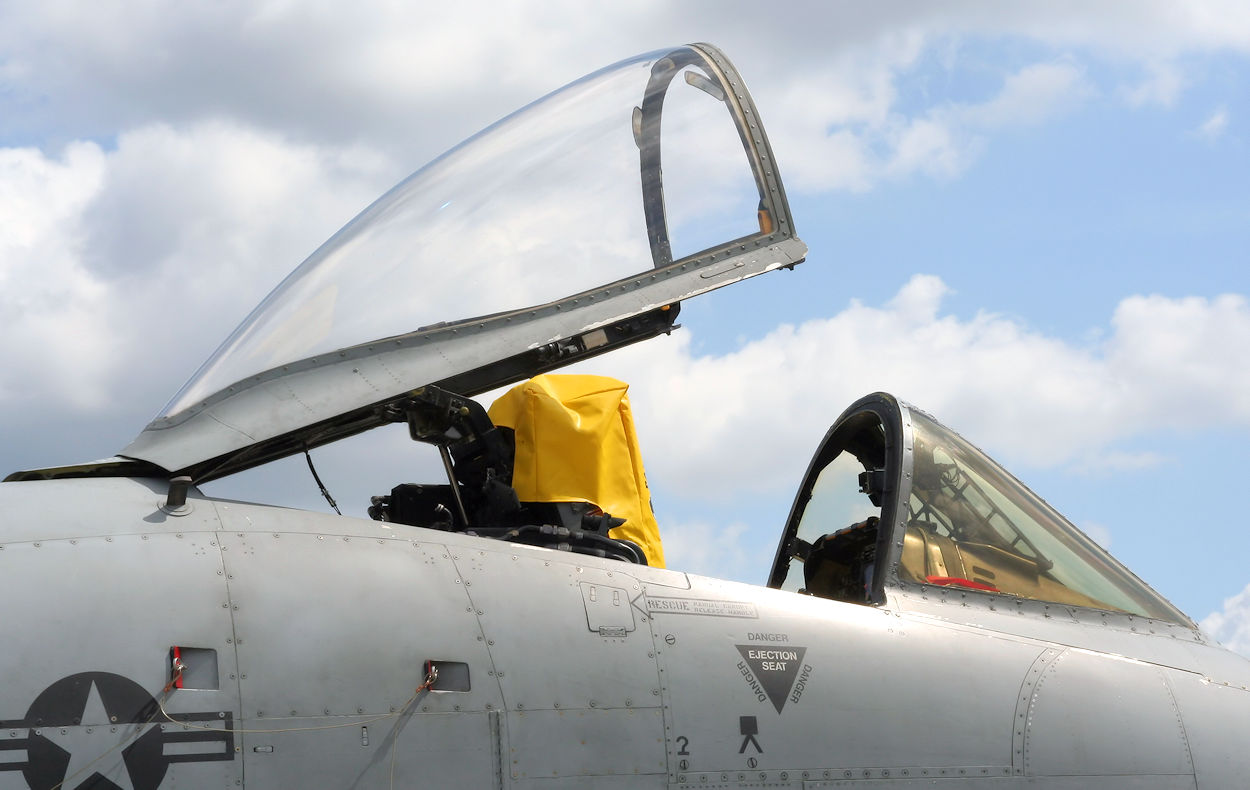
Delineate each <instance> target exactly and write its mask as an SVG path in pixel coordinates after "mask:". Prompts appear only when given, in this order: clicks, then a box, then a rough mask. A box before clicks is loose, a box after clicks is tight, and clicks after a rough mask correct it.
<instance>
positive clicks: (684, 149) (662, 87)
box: [163, 48, 772, 416]
mask: <svg viewBox="0 0 1250 790" xmlns="http://www.w3.org/2000/svg"><path fill="white" fill-rule="evenodd" d="M752 120H753V119H752ZM737 123H738V121H737V118H736V116H735V111H734V110H733V109H731V106H730V103H729V102H728V101H727V100H726V86H725V85H723V84H722V78H721V76H719V74H718V72H716V71H715V70H714V69H713V68H712V67H711V65H710V64H708V63H707V62H706V61H705V60H704V56H703V55H701V54H699V53H698V52H696V51H694V50H692V49H689V48H682V49H678V50H672V51H668V52H660V53H651V54H649V55H643V56H640V57H638V58H634V59H632V60H628V61H624V62H622V63H619V64H617V65H616V66H614V67H611V68H608V69H605V70H603V71H600V72H597V73H595V74H592V75H590V76H588V77H586V78H584V79H582V80H580V81H578V82H575V83H573V84H571V85H569V86H567V87H565V88H563V89H561V90H559V91H557V92H555V93H553V94H551V95H549V96H547V97H546V98H544V99H541V100H539V101H537V102H535V103H534V104H532V105H530V106H528V107H526V108H524V109H523V110H520V111H519V112H517V113H514V114H513V115H511V116H509V117H508V118H506V119H504V120H503V121H500V122H499V123H497V124H495V125H494V126H492V127H490V128H488V129H486V130H485V131H483V132H482V133H480V134H478V135H476V136H475V137H473V138H470V139H469V140H467V141H466V142H464V143H462V144H461V145H460V146H458V147H456V148H454V149H452V150H451V151H449V152H448V153H446V154H444V155H443V156H442V157H440V158H438V159H436V160H435V161H434V162H432V163H431V164H429V165H427V166H426V167H424V168H422V169H421V170H419V171H417V172H416V173H414V174H413V175H412V176H410V177H409V178H408V179H407V180H405V181H403V182H402V183H400V184H399V185H398V186H396V187H395V188H394V189H392V190H391V191H390V192H389V193H387V194H386V195H384V196H383V197H382V198H380V199H379V200H378V201H377V202H376V203H374V204H373V205H372V206H370V207H369V208H367V209H366V210H365V211H364V212H362V213H361V214H360V215H359V216H358V217H357V218H356V219H354V220H353V221H352V222H350V223H349V224H348V225H347V226H346V227H344V228H343V229H342V230H341V231H339V232H338V233H337V234H335V236H334V237H332V238H331V239H330V240H329V241H327V242H326V243H325V244H324V245H322V247H321V248H320V249H318V250H317V251H316V252H315V253H313V255H312V256H310V257H309V258H308V260H306V261H305V262H304V263H303V264H302V265H301V266H300V267H299V268H297V269H296V270H295V271H294V272H292V274H291V275H290V276H289V277H288V278H287V279H286V280H285V281H284V282H283V283H282V284H281V285H279V286H278V288H277V289H276V290H274V292H273V293H271V294H270V295H269V297H268V298H266V300H265V301H264V302H263V303H262V304H261V305H260V306H259V307H258V308H257V309H256V310H255V311H253V313H252V314H251V315H250V316H249V317H248V318H247V320H246V321H244V323H243V324H242V325H241V326H240V327H239V328H238V329H236V330H235V332H234V334H232V335H231V337H230V338H229V339H228V340H227V341H226V342H225V343H224V344H223V345H222V347H221V348H220V349H218V351H217V353H216V354H215V355H214V356H213V358H212V359H210V360H209V361H208V362H207V363H206V364H205V365H204V367H203V368H201V370H200V371H199V372H198V373H197V374H196V376H195V377H194V378H193V379H192V380H191V381H190V382H188V384H187V385H186V386H185V387H184V388H183V390H182V391H181V392H179V393H178V395H176V396H175V397H174V399H173V401H171V403H170V404H169V405H168V406H167V407H166V409H165V410H164V412H163V415H164V416H171V415H176V414H178V413H180V412H182V411H184V410H186V409H187V408H189V407H191V406H193V405H195V404H196V403H197V402H200V401H204V400H206V399H208V398H209V397H210V396H212V395H213V394H214V393H217V392H222V391H224V390H226V388H227V387H229V386H230V385H233V384H236V383H238V382H242V381H244V380H245V379H247V378H248V377H249V376H253V375H256V374H259V373H262V372H265V371H272V370H278V369H281V367H282V366H284V365H289V364H290V363H293V362H297V361H301V360H310V359H315V358H317V357H319V356H324V355H327V354H330V353H332V352H335V351H337V350H341V349H345V348H350V347H354V346H361V345H364V344H368V343H372V342H375V341H378V340H382V339H386V338H394V337H398V336H401V335H408V334H412V333H417V332H421V331H422V330H426V329H435V328H438V327H440V326H444V325H446V324H455V323H458V322H465V321H470V320H474V319H480V318H484V317H489V316H495V315H499V314H505V313H511V312H514V311H521V310H525V309H527V308H532V307H536V306H541V305H546V304H550V303H553V302H556V301H558V300H561V299H565V298H569V297H572V296H574V295H578V294H583V293H587V294H589V292H591V291H593V289H596V288H598V287H600V286H604V285H607V284H612V283H621V282H626V281H629V278H631V277H635V278H636V277H637V276H638V275H643V274H649V273H650V272H653V271H654V270H655V268H656V267H657V266H658V267H664V266H668V265H669V264H672V263H673V262H674V261H680V260H682V259H683V258H686V257H687V256H691V255H697V254H699V253H701V252H703V251H704V250H706V249H709V248H711V247H715V246H718V245H723V244H726V243H728V242H730V241H733V240H739V239H742V238H744V237H747V236H752V235H758V234H761V233H764V234H767V233H771V232H772V228H771V226H769V225H768V223H766V222H764V220H762V219H760V217H761V216H763V214H764V212H763V211H761V210H759V206H760V200H761V197H762V194H761V191H760V190H761V187H760V186H759V180H758V178H757V174H756V172H755V169H754V166H753V164H752V161H753V160H752V159H751V158H750V157H749V156H748V154H747V151H746V148H745V146H744V142H743V137H742V134H740V133H739V130H738V125H737ZM744 134H745V132H744ZM661 164H662V167H661V166H660V165H661ZM647 207H651V208H650V209H648V208H647ZM648 212H650V213H648ZM768 222H771V218H768ZM670 244H671V245H672V249H671V251H670V249H669V245H670Z"/></svg>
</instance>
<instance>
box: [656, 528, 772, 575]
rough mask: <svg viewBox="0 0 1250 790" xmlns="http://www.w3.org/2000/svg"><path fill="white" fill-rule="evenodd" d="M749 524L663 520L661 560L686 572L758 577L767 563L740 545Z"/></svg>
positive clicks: (668, 565) (670, 566)
mask: <svg viewBox="0 0 1250 790" xmlns="http://www.w3.org/2000/svg"><path fill="white" fill-rule="evenodd" d="M748 531H749V527H748V526H747V525H746V524H743V523H742V522H734V523H731V524H728V525H713V524H709V523H707V522H699V521H692V522H680V521H678V522H669V521H667V520H666V521H665V523H664V564H665V565H666V566H667V567H669V568H676V569H680V570H683V571H687V572H689V573H697V574H700V575H703V576H718V577H721V578H731V579H737V578H745V577H752V576H753V577H759V576H760V574H761V573H762V572H766V570H767V564H766V563H762V562H760V561H759V558H758V557H754V556H751V555H750V554H749V553H748V552H747V551H746V549H745V548H744V547H743V538H744V536H745V535H746V534H747V532H748Z"/></svg>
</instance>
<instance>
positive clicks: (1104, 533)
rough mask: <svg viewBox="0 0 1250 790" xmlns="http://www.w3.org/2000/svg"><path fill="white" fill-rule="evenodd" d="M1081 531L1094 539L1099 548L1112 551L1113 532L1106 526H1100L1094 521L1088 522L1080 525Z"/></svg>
mask: <svg viewBox="0 0 1250 790" xmlns="http://www.w3.org/2000/svg"><path fill="white" fill-rule="evenodd" d="M1080 529H1081V531H1082V532H1084V533H1085V534H1086V535H1089V536H1090V537H1091V538H1093V540H1094V542H1095V543H1097V544H1098V545H1099V546H1102V547H1103V548H1104V549H1107V550H1108V551H1110V550H1111V530H1109V529H1107V527H1106V526H1105V525H1103V524H1098V523H1096V522H1093V521H1086V522H1085V523H1083V524H1081V525H1080Z"/></svg>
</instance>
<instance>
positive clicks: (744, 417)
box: [0, 2, 1250, 650]
mask: <svg viewBox="0 0 1250 790" xmlns="http://www.w3.org/2000/svg"><path fill="white" fill-rule="evenodd" d="M485 8H486V7H485V6H478V5H476V4H473V3H469V4H464V5H457V7H456V8H455V9H440V10H439V11H437V12H434V13H430V12H421V13H418V12H416V11H406V10H404V9H402V8H397V7H395V6H392V5H386V4H379V5H376V6H375V5H373V4H371V3H363V4H360V5H358V6H357V7H354V8H353V10H352V11H351V12H350V13H349V12H347V11H339V10H337V9H336V8H333V7H330V6H321V7H318V6H297V5H292V4H286V3H277V2H274V3H264V2H262V3H244V2H216V3H185V4H180V5H179V6H178V7H177V8H176V9H160V8H156V7H154V6H151V5H149V4H144V3H126V2H120V3H115V4H111V5H110V6H109V7H107V8H103V7H91V8H87V9H82V8H79V7H78V6H77V5H75V4H68V3H67V4H58V3H44V4H39V5H38V6H37V7H36V6H35V5H34V4H27V5H26V6H24V7H23V6H20V5H19V4H0V320H3V321H4V322H5V325H6V326H7V327H8V331H7V332H6V333H4V336H3V337H2V338H0V360H3V361H4V365H3V367H2V369H0V409H3V411H2V412H0V413H2V414H4V415H5V416H4V417H3V418H2V419H0V466H3V468H4V471H6V472H7V471H9V470H12V469H18V468H30V467H35V466H40V465H47V464H56V463H67V462H72V461H77V460H82V459H85V458H93V457H100V456H106V455H109V454H112V453H114V452H116V451H117V450H118V449H120V448H121V447H122V446H124V445H125V444H126V443H127V442H128V441H129V439H130V438H132V437H133V436H134V435H135V434H136V433H138V431H139V430H140V429H141V428H142V426H143V425H144V424H145V423H146V422H147V420H148V419H150V417H151V416H152V415H153V414H155V412H156V411H157V409H158V408H159V407H160V406H161V405H162V404H163V403H164V402H165V400H166V399H167V398H168V397H169V396H170V395H171V394H172V393H173V392H174V391H175V390H176V389H177V388H178V387H179V386H180V385H181V383H182V382H183V381H184V380H185V379H186V378H187V377H188V376H189V375H190V374H191V373H192V372H193V371H194V369H195V367H196V366H197V365H198V363H199V361H200V360H202V359H203V358H204V357H206V356H207V355H208V353H210V352H211V351H212V349H213V348H214V347H215V346H216V344H217V343H218V342H220V340H221V339H222V338H223V337H224V336H225V335H226V334H227V333H228V331H229V330H230V328H231V327H232V326H233V325H234V324H235V323H237V321H239V320H240V319H242V317H243V316H244V315H246V313H247V312H248V311H249V310H250V308H251V307H252V306H253V305H254V304H255V303H256V302H257V301H259V300H260V298H261V297H262V296H263V295H264V294H265V292H267V291H268V289H269V288H271V287H272V286H273V285H275V284H276V283H277V282H278V280H279V279H281V277H282V276H283V274H285V272H286V271H288V270H289V269H290V268H292V267H294V266H295V265H296V264H297V263H298V262H299V261H300V260H301V259H302V258H303V257H305V256H306V255H307V254H308V253H309V252H311V251H312V250H313V249H314V248H315V247H316V245H317V244H318V243H319V242H320V241H321V240H323V239H325V238H326V237H328V236H329V235H330V234H331V233H332V232H333V231H334V230H335V229H337V227H338V226H339V225H341V224H342V223H343V222H345V221H346V220H348V219H350V217H351V216H353V215H354V214H355V213H356V212H357V211H359V210H360V209H361V208H363V207H364V206H365V205H366V204H367V203H368V202H369V201H370V200H371V199H372V198H373V197H375V196H376V195H377V194H379V193H381V192H382V191H383V190H384V189H386V188H388V187H389V186H390V185H392V184H394V183H395V182H396V181H398V180H399V179H400V178H402V177H403V176H405V175H406V174H407V173H408V172H410V171H411V170H413V169H415V168H416V167H418V166H419V165H420V164H422V163H424V162H425V161H427V160H429V159H430V158H432V157H434V156H435V155H437V154H438V153H439V152H441V151H442V150H444V149H445V148H447V147H449V146H451V145H453V144H455V143H456V142H457V141H459V140H460V139H462V138H463V137H465V136H467V135H469V134H471V133H473V132H474V131H476V130H477V129H479V128H481V127H482V126H484V125H485V124H487V123H489V122H491V121H493V120H495V119H496V118H498V117H500V116H502V115H504V114H506V113H508V112H510V111H511V110H513V109H516V108H517V107H519V106H521V105H523V104H525V103H526V102H528V101H530V100H532V99H534V98H536V97H538V96H539V95H542V94H543V93H546V92H547V91H550V90H552V89H554V88H556V87H559V86H560V85H561V84H563V83H565V82H567V81H569V80H572V79H575V78H577V77H578V76H580V75H581V74H583V73H586V72H588V71H591V70H593V69H595V68H598V67H600V66H603V65H606V64H607V63H609V62H611V61H613V60H616V59H619V58H623V57H627V56H629V55H632V54H635V53H637V52H641V51H645V50H650V49H655V48H657V47H662V46H666V45H669V44H673V43H680V42H683V41H698V40H707V41H711V42H714V43H716V44H718V45H719V46H721V47H722V48H723V49H724V50H725V51H726V52H727V53H728V54H729V56H730V57H731V58H732V59H733V60H734V62H735V63H736V64H737V66H738V68H739V69H740V70H741V72H742V73H743V75H744V76H745V77H746V79H747V82H748V84H749V85H750V86H751V89H752V92H753V94H754V97H755V99H756V101H757V103H758V105H759V106H760V109H761V112H762V114H763V117H764V120H765V122H766V124H767V126H768V129H769V132H770V135H771V137H772V143H773V146H774V149H775V151H776V154H777V158H778V161H779V163H780V165H781V171H782V175H783V177H784V178H785V180H786V184H787V188H788V191H789V194H790V198H791V203H792V207H793V210H794V213H795V217H796V224H797V227H798V230H799V235H800V236H801V237H802V238H803V239H804V240H805V241H806V242H807V243H808V245H809V247H810V248H811V253H810V257H809V259H808V262H807V263H805V264H803V265H802V266H800V267H799V268H798V269H797V270H796V271H794V272H780V273H775V274H770V275H768V276H766V277H761V278H758V279H757V280H755V281H752V282H750V283H747V284H744V285H743V286H740V287H735V288H731V289H726V290H724V291H721V292H717V293H714V294H710V295H709V296H707V297H706V298H704V299H701V300H698V301H695V302H692V303H690V304H688V305H686V306H685V307H684V309H683V313H682V323H683V324H684V325H685V328H684V329H683V330H682V331H681V332H679V333H677V335H675V336H674V337H672V338H667V339H662V340H657V341H654V342H653V343H649V344H646V345H645V346H643V347H639V348H637V349H632V350H630V351H629V352H628V353H626V354H622V355H619V359H614V358H613V357H608V358H606V359H604V360H601V361H598V362H596V363H595V364H594V366H593V370H594V371H595V372H599V373H604V374H608V375H615V376H618V377H620V378H623V379H625V380H626V381H629V382H630V383H631V385H632V388H633V389H632V391H631V392H632V396H631V397H632V398H633V400H634V404H635V409H636V411H637V414H638V422H639V430H640V432H641V433H642V438H643V441H644V448H643V449H644V454H645V455H644V460H646V462H647V464H648V470H649V476H650V478H651V483H652V488H653V493H654V495H655V502H656V507H657V510H658V512H659V515H660V518H661V523H662V524H663V526H664V529H665V537H666V541H667V545H668V546H669V552H668V553H669V557H670V562H671V564H672V565H674V566H676V567H685V568H689V569H692V570H697V571H699V572H704V573H710V574H714V575H726V576H730V577H733V578H738V579H742V580H745V581H759V580H761V579H762V578H763V576H764V574H765V573H766V567H767V565H768V562H769V561H770V559H771V553H772V550H773V546H774V543H775V540H776V536H777V534H778V531H779V530H780V527H781V525H782V523H783V521H784V518H785V514H786V512H787V510H788V508H789V505H790V499H791V497H792V496H793V494H794V488H795V487H796V486H797V483H798V477H799V475H800V474H801V472H802V469H803V467H804V466H805V465H806V463H807V460H808V457H809V456H810V453H811V452H812V451H813V450H814V448H815V445H816V443H817V441H818V440H819V437H820V435H821V434H822V433H823V430H824V428H825V427H827V425H828V424H829V423H830V422H831V421H832V420H833V419H834V418H835V417H836V416H837V414H838V413H839V412H840V411H841V410H842V408H843V407H844V406H845V405H847V404H848V403H849V402H850V401H851V400H853V399H854V398H855V397H858V396H859V395H862V394H866V393H868V392H870V391H872V390H874V389H880V388H886V389H891V390H893V391H897V392H898V394H900V395H901V396H903V397H905V398H908V399H910V400H912V401H914V402H915V403H916V404H917V405H919V406H921V407H923V408H925V409H926V410H928V411H931V412H933V413H935V414H936V415H937V416H939V417H940V418H942V419H944V420H945V421H946V422H947V423H949V424H950V425H952V427H954V428H956V429H958V430H960V431H962V432H963V433H965V435H967V436H968V437H969V438H971V439H972V440H973V441H975V442H977V443H978V444H981V445H982V446H983V447H984V448H985V449H986V450H987V451H989V452H990V453H991V454H992V455H994V456H996V457H997V458H999V460H1001V461H1004V462H1005V463H1006V464H1007V465H1008V466H1009V468H1011V469H1012V470H1013V471H1015V472H1016V474H1017V475H1018V476H1020V477H1021V478H1022V479H1024V480H1025V481H1026V482H1027V483H1029V484H1030V485H1031V486H1032V487H1034V488H1035V489H1036V490H1037V491H1038V492H1039V493H1041V494H1042V495H1043V496H1044V497H1046V498H1047V499H1048V500H1049V501H1051V502H1052V504H1054V505H1056V506H1057V507H1058V508H1059V509H1060V510H1061V511H1063V512H1064V513H1065V514H1066V515H1068V516H1069V517H1070V518H1071V519H1072V520H1073V521H1074V522H1075V523H1076V524H1078V525H1079V526H1083V527H1086V528H1088V529H1089V530H1090V531H1091V533H1093V534H1095V535H1096V536H1097V537H1098V539H1100V540H1102V541H1103V542H1104V543H1106V544H1108V545H1109V546H1110V548H1111V550H1112V551H1113V553H1115V554H1116V555H1117V556H1119V557H1120V558H1121V559H1122V560H1124V561H1125V562H1126V564H1128V565H1129V566H1130V567H1131V568H1133V569H1134V570H1135V571H1136V572H1138V573H1139V574H1140V575H1141V576H1143V577H1144V578H1145V579H1146V580H1147V581H1148V582H1150V583H1151V584H1152V585H1154V586H1155V587H1156V588H1157V589H1159V590H1160V591H1161V592H1162V593H1164V594H1165V595H1166V596H1167V597H1169V598H1170V599H1172V600H1173V601H1174V602H1175V603H1177V604H1178V605H1179V606H1180V607H1181V608H1182V609H1184V610H1185V611H1187V612H1188V613H1189V614H1190V615H1192V616H1193V617H1195V618H1196V619H1203V618H1208V619H1207V620H1206V622H1207V625H1208V627H1209V628H1210V629H1211V630H1212V631H1214V632H1215V633H1216V635H1217V636H1219V637H1220V638H1222V639H1223V640H1225V641H1226V642H1227V643H1229V644H1232V645H1234V646H1236V647H1238V648H1239V649H1243V650H1250V587H1248V586H1247V585H1250V570H1247V569H1246V568H1245V567H1244V566H1243V563H1242V562H1240V560H1239V558H1240V557H1241V556H1244V554H1245V545H1246V539H1247V537H1248V536H1250V532H1248V531H1247V530H1248V528H1250V525H1247V524H1246V523H1245V520H1244V518H1243V517H1242V515H1241V509H1240V508H1239V507H1238V505H1239V502H1238V498H1239V493H1240V491H1241V489H1242V485H1243V484H1242V480H1241V478H1242V471H1243V470H1245V469H1247V468H1250V451H1248V450H1247V449H1246V445H1247V440H1250V350H1248V349H1250V307H1248V306H1247V301H1246V300H1247V296H1248V295H1250V274H1248V272H1250V188H1248V187H1247V185H1246V184H1247V178H1246V174H1247V173H1250V12H1247V11H1246V10H1245V8H1244V6H1243V5H1241V4H1239V3H1235V2H1227V3H1225V2H1190V3H1185V4H1175V3H1162V2H1158V3H1152V2H1143V3H1138V4H1134V5H1133V6H1132V9H1133V14H1132V16H1128V15H1126V14H1125V13H1124V11H1125V6H1123V5H1121V4H1117V3H1105V2H1103V3H1099V2H1087V3H1075V2H1073V3H1053V2H1052V3H1040V2H1039V3H1013V4H999V3H983V2H963V3H947V4H943V5H941V6H940V7H939V6H917V5H915V4H910V3H888V2H884V3H873V4H859V3H855V4H852V3H788V4H787V3H782V4H779V5H777V6H776V11H775V13H776V15H777V17H776V19H774V20H771V21H769V22H768V23H764V22H762V21H761V20H760V18H759V16H758V13H759V7H758V6H756V5H748V4H746V3H716V4H711V3H704V2H694V3H683V4H663V3H630V4H623V3H622V4H603V5H596V6H594V7H590V6H585V5H583V4H580V3H573V2H567V3H550V4H545V5H543V6H541V7H540V6H533V5H522V4H518V3H511V4H510V3H504V4H499V5H496V6H490V8H491V9H492V11H491V13H490V14H488V15H484V9H485ZM539 9H541V10H539ZM360 441H361V442H364V441H366V440H363V439H362V440H360ZM368 441H374V442H377V443H378V446H380V447H382V448H385V449H388V450H390V451H394V452H403V451H406V449H407V448H405V447H403V445H402V443H400V442H399V441H397V440H395V439H393V438H391V437H381V438H374V439H370V440H368ZM363 448H364V445H363V444H357V443H350V442H349V443H346V444H345V446H344V447H343V448H339V449H335V450H333V451H329V450H327V451H326V452H325V453H324V456H325V457H324V459H323V460H322V461H321V464H322V466H323V468H322V470H321V471H322V476H323V478H324V479H326V481H327V484H329V485H330V487H331V488H332V489H333V490H335V492H336V496H338V498H339V499H340V500H341V501H345V502H352V501H355V502H356V503H357V504H359V505H360V506H361V507H360V508H357V510H358V511H359V510H361V509H363V503H364V502H367V496H368V494H369V493H381V492H382V491H383V490H385V489H388V488H389V487H390V485H392V484H393V483H394V482H398V480H395V479H391V477H386V476H384V477H382V478H380V479H379V478H378V477H376V476H375V475H374V470H373V469H370V468H367V465H362V464H361V463H360V459H361V457H362V456H365V455H374V454H375V450H374V449H368V450H366V449H363ZM371 448H372V446H371ZM383 468H384V469H386V470H387V471H384V472H378V474H383V475H388V474H392V472H391V471H390V469H391V468H392V467H383ZM210 490H211V489H210ZM220 492H221V493H229V494H238V495H242V496H251V497H255V498H260V497H262V496H263V497H271V496H276V497H277V498H278V499H279V500H281V501H285V502H290V503H292V504H298V505H301V506H309V507H319V508H321V507H324V505H323V503H321V502H320V500H319V498H318V497H317V495H316V491H315V489H313V488H312V487H311V486H310V485H309V484H308V482H307V480H306V473H305V472H304V470H303V469H302V461H301V462H300V463H299V464H293V463H288V464H279V465H277V467H276V468H275V469H273V470H269V471H268V472H266V473H262V474H259V475H256V476H253V477H252V478H249V479H247V480H240V481H234V482H230V481H227V483H225V484H223V485H222V486H221V487H220ZM1226 599H1232V600H1231V602H1230V603H1229V604H1228V605H1227V608H1226V604H1225V601H1226Z"/></svg>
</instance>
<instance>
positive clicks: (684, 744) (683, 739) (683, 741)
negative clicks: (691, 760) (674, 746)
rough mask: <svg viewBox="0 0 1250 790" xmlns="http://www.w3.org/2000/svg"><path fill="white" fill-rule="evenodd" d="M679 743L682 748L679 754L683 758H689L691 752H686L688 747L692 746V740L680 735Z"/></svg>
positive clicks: (678, 737) (678, 751)
mask: <svg viewBox="0 0 1250 790" xmlns="http://www.w3.org/2000/svg"><path fill="white" fill-rule="evenodd" d="M677 743H678V744H679V745H680V746H681V748H680V749H678V750H677V754H678V755H679V756H682V757H689V756H690V752H689V751H687V750H686V747H687V746H689V745H690V739H689V738H687V737H686V736H684V735H678V736H677Z"/></svg>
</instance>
